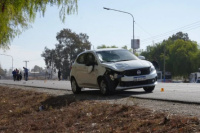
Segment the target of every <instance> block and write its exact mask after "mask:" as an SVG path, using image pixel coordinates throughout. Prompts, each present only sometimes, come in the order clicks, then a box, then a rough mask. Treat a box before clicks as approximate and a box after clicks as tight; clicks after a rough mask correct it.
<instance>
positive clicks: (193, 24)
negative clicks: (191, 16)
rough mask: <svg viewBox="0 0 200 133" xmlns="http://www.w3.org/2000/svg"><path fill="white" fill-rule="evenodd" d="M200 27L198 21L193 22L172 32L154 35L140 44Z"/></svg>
mask: <svg viewBox="0 0 200 133" xmlns="http://www.w3.org/2000/svg"><path fill="white" fill-rule="evenodd" d="M198 27H200V21H197V22H194V23H192V24H188V25H186V26H182V27H180V28H177V29H174V30H171V31H168V32H165V33H162V34H160V35H156V36H152V37H151V38H146V39H143V40H142V41H141V42H146V41H149V40H151V41H152V38H153V39H154V40H155V39H156V40H157V38H161V37H163V36H167V35H169V34H171V33H172V32H175V31H176V32H177V31H181V30H184V31H189V30H192V29H195V28H198Z"/></svg>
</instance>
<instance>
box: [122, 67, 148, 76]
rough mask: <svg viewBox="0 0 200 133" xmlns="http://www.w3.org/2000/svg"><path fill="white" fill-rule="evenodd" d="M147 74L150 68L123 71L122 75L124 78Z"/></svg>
mask: <svg viewBox="0 0 200 133" xmlns="http://www.w3.org/2000/svg"><path fill="white" fill-rule="evenodd" d="M138 70H140V71H141V74H137V71H138ZM147 74H150V67H147V68H139V69H132V70H126V71H124V75H126V76H138V75H147Z"/></svg>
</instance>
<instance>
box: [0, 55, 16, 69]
mask: <svg viewBox="0 0 200 133" xmlns="http://www.w3.org/2000/svg"><path fill="white" fill-rule="evenodd" d="M0 55H5V56H10V57H11V58H12V71H13V57H12V56H11V55H7V54H0Z"/></svg>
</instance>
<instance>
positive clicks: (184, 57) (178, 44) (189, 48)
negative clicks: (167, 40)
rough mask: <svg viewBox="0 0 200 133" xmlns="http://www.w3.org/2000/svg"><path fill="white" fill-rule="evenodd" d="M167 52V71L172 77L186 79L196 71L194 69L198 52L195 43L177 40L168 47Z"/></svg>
mask: <svg viewBox="0 0 200 133" xmlns="http://www.w3.org/2000/svg"><path fill="white" fill-rule="evenodd" d="M169 52H170V54H169V61H168V65H169V66H171V67H169V68H168V69H169V70H170V71H171V72H173V73H172V74H173V75H174V76H183V77H185V78H187V77H188V75H189V74H190V73H191V72H194V71H195V70H197V68H195V67H194V65H195V62H194V60H195V58H196V55H197V52H198V49H197V43H195V42H192V41H184V40H181V39H178V40H176V41H175V42H174V43H173V45H171V46H170V47H169ZM193 63H194V64H193Z"/></svg>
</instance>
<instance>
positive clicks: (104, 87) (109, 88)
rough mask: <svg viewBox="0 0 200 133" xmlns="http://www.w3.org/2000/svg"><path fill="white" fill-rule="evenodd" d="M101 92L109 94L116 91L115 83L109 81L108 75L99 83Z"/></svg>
mask: <svg viewBox="0 0 200 133" xmlns="http://www.w3.org/2000/svg"><path fill="white" fill-rule="evenodd" d="M99 87H100V91H101V94H103V95H109V94H113V93H114V85H113V83H112V81H110V82H109V79H108V78H107V77H103V78H102V79H101V81H100V83H99Z"/></svg>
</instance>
